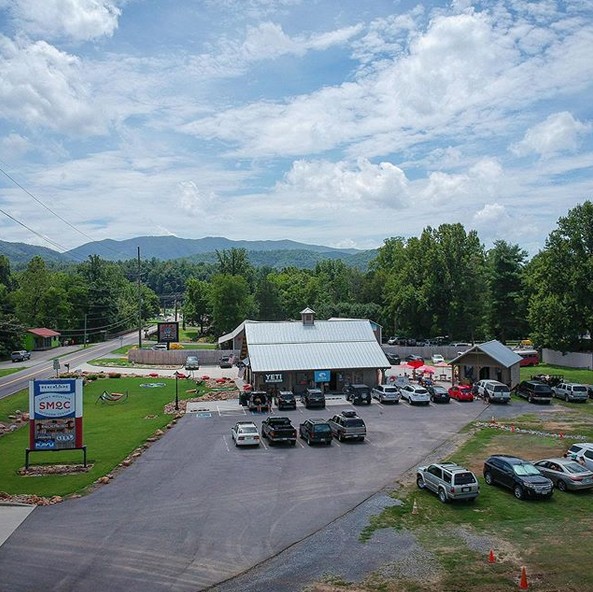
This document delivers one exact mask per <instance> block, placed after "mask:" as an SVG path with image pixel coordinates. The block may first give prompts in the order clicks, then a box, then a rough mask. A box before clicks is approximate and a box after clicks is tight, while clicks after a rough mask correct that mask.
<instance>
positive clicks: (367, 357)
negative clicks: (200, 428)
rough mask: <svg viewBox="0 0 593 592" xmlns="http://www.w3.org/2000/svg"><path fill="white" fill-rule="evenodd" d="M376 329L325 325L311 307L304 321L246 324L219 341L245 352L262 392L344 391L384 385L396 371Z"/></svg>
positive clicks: (348, 323)
mask: <svg viewBox="0 0 593 592" xmlns="http://www.w3.org/2000/svg"><path fill="white" fill-rule="evenodd" d="M374 330H376V327H375V326H374V324H373V323H371V322H370V321H369V320H368V319H340V318H332V319H328V320H326V321H320V320H317V319H316V318H315V311H313V310H311V309H310V308H305V309H304V310H303V311H301V320H300V321H250V320H246V321H244V322H243V323H241V325H239V326H238V327H237V328H236V329H235V330H234V331H233V332H232V333H228V334H227V335H223V336H222V337H220V338H219V340H218V342H219V344H220V345H221V346H223V344H224V345H225V346H226V347H227V348H229V349H232V350H234V351H238V352H240V356H239V359H240V360H241V361H242V362H243V363H244V364H245V368H244V376H243V378H244V380H245V381H246V382H248V383H250V384H251V385H252V386H253V388H255V389H256V390H264V391H268V392H271V391H275V390H278V391H280V390H292V391H293V392H294V393H296V394H299V393H301V392H303V391H304V390H305V389H306V388H308V387H309V388H312V387H314V388H323V390H325V391H326V392H342V389H343V387H344V386H345V385H347V384H351V383H353V384H354V383H364V384H368V385H369V386H374V385H375V384H377V383H380V382H382V381H383V379H384V377H385V370H386V369H388V368H390V367H391V365H390V363H389V362H388V361H387V358H386V357H385V354H384V353H383V350H382V348H381V346H380V345H379V342H378V341H377V336H376V333H375V332H374ZM229 346H230V347H229Z"/></svg>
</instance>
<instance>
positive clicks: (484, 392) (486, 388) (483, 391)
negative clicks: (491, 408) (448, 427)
mask: <svg viewBox="0 0 593 592" xmlns="http://www.w3.org/2000/svg"><path fill="white" fill-rule="evenodd" d="M474 386H475V387H476V390H477V392H478V397H482V398H483V399H485V400H486V401H488V403H508V402H509V401H510V400H511V390H510V389H509V387H508V386H507V385H506V384H503V383H502V382H498V380H478V382H476V384H475V385H474Z"/></svg>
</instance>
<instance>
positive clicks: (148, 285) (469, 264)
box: [0, 201, 593, 355]
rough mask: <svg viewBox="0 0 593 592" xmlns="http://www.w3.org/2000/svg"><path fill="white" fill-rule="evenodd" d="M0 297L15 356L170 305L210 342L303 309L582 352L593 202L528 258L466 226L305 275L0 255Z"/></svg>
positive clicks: (228, 256)
mask: <svg viewBox="0 0 593 592" xmlns="http://www.w3.org/2000/svg"><path fill="white" fill-rule="evenodd" d="M0 302H1V303H2V305H1V308H0V348H1V349H0V355H2V354H6V353H7V352H9V351H10V350H11V349H15V348H16V349H18V348H19V347H17V345H18V344H17V341H18V340H19V339H20V338H21V337H22V332H23V330H24V329H25V328H28V327H39V326H46V327H49V328H53V329H55V330H58V331H60V332H61V333H62V335H63V336H66V337H67V336H70V337H71V338H73V339H75V340H80V337H81V335H83V334H85V335H88V336H90V338H91V339H93V340H94V339H101V338H102V337H104V336H105V335H111V334H115V333H118V332H120V331H124V330H127V329H133V328H136V327H138V323H139V322H144V321H146V320H147V319H150V318H154V316H155V315H156V314H157V313H158V312H159V310H160V307H161V306H162V305H168V306H172V304H173V303H175V305H176V306H178V307H179V310H180V311H182V313H183V317H182V318H183V322H184V323H187V324H190V325H191V326H196V327H198V328H199V330H200V333H201V334H202V335H203V336H204V337H207V338H212V339H215V338H217V337H219V336H220V335H223V334H225V333H227V332H229V331H231V330H233V329H234V328H235V327H236V326H237V325H238V324H239V323H241V322H242V321H243V320H245V319H253V320H272V321H273V320H288V319H299V318H300V311H301V310H302V309H303V308H305V307H306V306H309V307H311V308H313V309H314V310H315V311H316V313H317V316H318V317H319V318H330V317H352V318H369V319H372V320H374V321H376V322H378V323H379V324H381V325H382V326H383V331H384V334H389V335H398V336H407V337H415V338H431V337H435V336H448V338H449V339H450V340H451V341H478V340H485V339H491V338H495V339H499V340H501V341H503V342H506V341H509V340H516V339H521V338H525V337H527V336H530V337H531V338H532V339H533V340H534V342H535V343H536V344H538V345H539V346H542V347H551V348H554V349H560V350H562V351H569V350H578V349H581V348H582V347H584V344H585V347H586V344H587V343H588V340H584V337H587V336H589V337H590V336H591V335H592V334H593V204H592V203H591V202H590V201H586V202H584V203H583V204H580V205H577V206H576V207H575V208H573V209H572V210H570V211H569V212H568V213H567V215H566V216H564V217H562V218H560V219H559V220H558V223H557V227H556V228H555V229H554V230H553V231H552V232H551V233H550V235H549V236H548V238H547V240H546V243H545V246H544V247H543V249H542V250H541V251H540V252H539V253H537V254H536V255H535V256H534V257H532V258H531V259H529V257H528V255H527V253H526V252H525V251H524V250H523V249H522V248H521V247H520V246H519V245H518V244H513V243H510V242H507V241H504V240H499V241H496V242H495V243H494V245H493V246H492V248H490V249H486V248H485V247H484V245H483V244H482V243H481V242H480V239H479V237H478V235H477V233H476V232H475V231H473V230H472V231H469V232H467V231H466V229H465V228H464V227H463V225H462V224H442V225H440V226H439V227H438V228H432V227H427V228H425V229H424V230H423V231H422V233H421V235H420V236H418V237H412V238H403V237H392V238H388V239H386V240H385V241H384V244H383V245H382V246H381V247H380V248H379V249H378V253H377V256H376V257H375V259H373V260H372V261H371V262H370V264H369V266H368V269H366V270H361V269H357V268H353V267H349V266H348V265H346V264H345V263H344V262H342V261H340V260H331V259H327V260H323V261H320V262H318V263H317V264H316V266H315V267H314V268H313V269H300V268H297V267H286V268H284V269H281V270H277V269H273V268H270V267H266V266H260V267H256V266H254V265H253V264H252V262H251V261H250V259H249V254H248V252H247V251H246V250H245V249H230V250H228V251H227V250H224V251H217V252H216V260H215V261H214V262H213V263H204V262H201V263H195V262H191V261H188V260H173V261H159V260H155V259H152V260H148V261H142V262H140V266H139V265H138V262H137V261H134V260H130V261H123V262H116V263H111V262H107V261H104V260H102V259H101V258H100V257H98V256H91V257H89V258H88V260H87V261H85V262H83V263H80V264H76V265H72V266H68V267H66V268H62V269H53V268H52V266H51V264H47V263H45V262H44V261H43V260H42V259H41V258H39V257H35V258H33V259H31V261H30V262H29V264H28V265H27V267H26V269H24V270H22V271H18V272H17V271H11V269H10V264H9V262H8V259H7V258H6V257H0ZM19 335H20V336H21V337H19ZM2 349H3V350H4V351H1V350H2Z"/></svg>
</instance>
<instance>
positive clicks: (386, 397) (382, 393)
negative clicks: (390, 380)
mask: <svg viewBox="0 0 593 592" xmlns="http://www.w3.org/2000/svg"><path fill="white" fill-rule="evenodd" d="M371 395H372V396H373V399H377V401H379V403H399V400H400V397H401V394H400V392H399V389H398V388H397V387H396V386H394V385H393V384H378V385H377V386H376V387H374V388H373V390H372V391H371Z"/></svg>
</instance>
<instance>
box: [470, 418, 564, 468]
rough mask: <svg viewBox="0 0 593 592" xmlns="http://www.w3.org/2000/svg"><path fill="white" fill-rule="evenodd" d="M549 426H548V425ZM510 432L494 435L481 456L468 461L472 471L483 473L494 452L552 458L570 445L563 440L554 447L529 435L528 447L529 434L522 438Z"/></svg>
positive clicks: (558, 455) (534, 457)
mask: <svg viewBox="0 0 593 592" xmlns="http://www.w3.org/2000/svg"><path fill="white" fill-rule="evenodd" d="M546 427H548V426H546ZM509 436H510V435H509V434H508V433H502V434H500V435H498V436H496V437H494V438H493V439H492V440H491V441H490V443H489V444H488V445H486V446H485V447H484V448H483V450H482V451H481V453H480V457H479V458H472V459H470V460H468V461H467V463H466V465H467V468H468V469H469V470H470V471H473V472H474V473H475V474H476V475H481V474H482V470H483V468H484V459H485V458H488V457H489V456H491V455H493V454H509V455H511V456H513V455H514V456H518V457H520V458H524V457H525V456H528V457H529V458H531V459H540V458H550V457H555V456H557V457H560V456H562V455H563V454H564V453H565V452H566V449H567V447H568V445H567V444H566V443H565V442H564V441H563V440H558V441H557V442H555V443H554V444H555V445H554V447H550V446H549V445H548V446H545V445H543V444H538V443H537V442H534V439H533V438H531V437H529V444H528V447H527V446H526V440H527V438H528V436H526V437H525V438H522V437H521V435H519V434H513V435H512V437H509Z"/></svg>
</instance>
